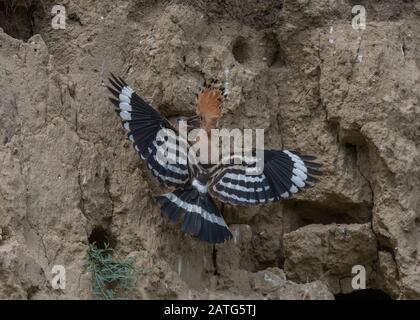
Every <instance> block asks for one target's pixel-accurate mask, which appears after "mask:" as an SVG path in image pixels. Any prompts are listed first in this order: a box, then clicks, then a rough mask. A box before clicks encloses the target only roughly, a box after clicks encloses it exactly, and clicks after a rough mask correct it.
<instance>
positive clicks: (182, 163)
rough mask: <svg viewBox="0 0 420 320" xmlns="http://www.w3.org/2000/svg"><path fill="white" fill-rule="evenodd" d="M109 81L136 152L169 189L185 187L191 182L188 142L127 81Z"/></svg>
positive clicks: (119, 79) (114, 78) (115, 79)
mask: <svg viewBox="0 0 420 320" xmlns="http://www.w3.org/2000/svg"><path fill="white" fill-rule="evenodd" d="M109 81H110V83H111V84H112V87H110V86H109V87H108V89H109V90H110V91H111V92H112V94H113V95H114V98H110V100H111V102H112V103H113V104H114V105H115V107H116V109H115V111H116V112H117V114H118V115H119V116H120V117H121V119H122V123H123V127H124V128H125V129H126V130H127V131H128V138H129V139H130V140H131V141H132V142H133V146H134V149H135V150H136V151H137V153H138V154H139V155H140V157H141V158H142V159H143V160H145V161H146V163H147V166H148V168H149V169H150V170H151V172H152V173H153V175H154V176H155V177H156V178H158V179H159V181H160V182H162V183H164V184H165V185H167V186H174V187H183V186H185V185H186V184H187V182H188V181H189V170H188V166H187V146H188V143H187V141H186V139H184V138H183V137H182V136H181V135H179V134H178V133H177V132H176V130H174V128H173V127H172V125H171V124H170V123H169V122H168V121H167V120H166V119H165V118H164V117H163V116H162V115H161V114H160V113H159V112H158V111H157V110H155V109H154V108H153V107H152V106H150V105H149V104H148V103H147V102H145V101H144V100H143V99H142V98H141V97H140V96H139V95H137V94H136V93H135V92H134V90H133V89H131V88H130V87H129V86H128V85H127V84H126V83H125V81H124V80H122V79H121V78H117V77H115V76H114V75H112V77H111V78H110V79H109ZM182 146H183V147H182ZM177 150H178V153H177Z"/></svg>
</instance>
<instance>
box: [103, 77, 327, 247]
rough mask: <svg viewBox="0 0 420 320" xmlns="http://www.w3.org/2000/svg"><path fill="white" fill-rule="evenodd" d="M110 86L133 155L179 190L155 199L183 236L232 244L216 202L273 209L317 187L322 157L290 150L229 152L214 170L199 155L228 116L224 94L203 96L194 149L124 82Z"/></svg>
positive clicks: (206, 91) (216, 92)
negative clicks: (318, 159)
mask: <svg viewBox="0 0 420 320" xmlns="http://www.w3.org/2000/svg"><path fill="white" fill-rule="evenodd" d="M110 83H111V84H112V87H108V89H109V90H110V91H111V93H112V94H113V95H114V98H110V100H111V102H112V103H113V104H114V106H115V107H116V109H115V111H116V112H117V114H118V115H119V116H120V118H121V120H122V124H123V127H124V128H125V129H126V130H127V131H128V138H129V139H130V140H131V141H132V142H133V146H134V149H135V150H136V152H137V153H138V154H139V155H140V157H141V159H143V160H144V161H145V162H146V164H147V167H148V168H149V169H150V171H151V172H152V174H153V175H154V176H155V177H156V178H157V179H158V180H159V182H161V183H162V184H164V185H166V186H169V187H173V188H175V190H174V191H172V192H168V193H165V194H163V195H160V196H157V197H156V201H157V203H158V204H159V206H160V208H161V211H162V212H163V213H164V214H166V215H167V216H168V218H169V219H170V220H171V221H172V222H176V223H179V222H180V223H181V228H182V230H183V231H184V232H187V233H189V234H191V235H193V236H196V237H198V238H199V239H201V240H203V241H206V242H209V243H221V242H224V241H226V240H228V239H231V238H232V237H233V235H232V233H231V231H230V229H229V227H228V225H227V224H226V222H225V220H224V219H223V216H222V214H221V212H220V210H219V209H218V207H217V205H216V203H215V202H214V200H213V199H214V198H216V199H218V200H219V201H221V202H225V203H228V204H232V205H256V204H266V203H270V202H274V201H279V200H282V199H286V198H288V197H290V196H291V195H292V194H294V193H297V192H298V191H300V190H303V189H304V188H306V187H309V186H312V183H315V182H317V181H318V180H317V179H316V178H315V176H319V175H321V171H319V168H320V166H321V165H320V164H318V163H316V162H314V160H315V159H316V158H315V157H313V156H307V155H302V154H300V153H298V152H296V151H289V150H261V153H259V152H257V150H252V152H250V153H249V154H247V153H244V154H242V153H240V154H238V153H230V154H228V155H227V159H224V160H227V161H219V162H218V163H215V164H214V163H213V164H209V163H207V162H206V163H203V162H202V161H200V157H198V156H197V153H196V149H197V147H198V149H199V150H200V151H202V150H206V148H207V150H208V151H211V147H210V146H211V145H212V141H211V136H210V131H211V130H212V129H214V128H216V127H217V125H218V120H219V118H220V115H221V104H222V102H223V96H224V95H223V91H222V90H220V89H218V88H215V87H206V88H204V89H203V90H202V91H201V92H200V94H199V95H198V97H197V115H196V116H194V117H192V119H193V122H197V119H199V121H198V125H199V127H200V128H201V129H202V130H203V131H204V135H201V136H198V137H196V138H195V139H194V141H192V142H193V143H190V142H191V141H188V139H187V137H186V136H185V135H183V134H180V133H179V131H180V129H179V127H177V126H174V124H173V122H172V123H171V122H170V121H168V120H167V119H166V118H164V117H163V116H162V115H161V114H160V113H159V112H158V111H157V110H155V109H154V108H153V107H152V106H150V105H149V104H148V103H146V102H145V101H144V100H143V99H142V98H141V97H140V96H139V95H137V94H136V93H135V92H134V90H133V89H131V88H130V87H129V86H128V85H127V83H125V81H124V80H122V79H121V78H117V77H115V76H113V75H112V77H111V78H110ZM189 129H191V128H189ZM162 134H163V136H162ZM208 140H210V143H208ZM180 146H184V148H179V147H180ZM162 150H163V151H162ZM261 155H262V156H263V159H262V158H261ZM168 160H169V161H168ZM219 160H220V159H219ZM258 161H263V170H262V172H258V173H256V174H251V173H250V171H252V170H250V169H253V168H254V167H255V166H256V164H257V163H258Z"/></svg>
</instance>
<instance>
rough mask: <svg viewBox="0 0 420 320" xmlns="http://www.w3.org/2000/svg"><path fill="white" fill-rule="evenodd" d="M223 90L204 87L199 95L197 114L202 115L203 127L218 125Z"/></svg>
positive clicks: (206, 128)
mask: <svg viewBox="0 0 420 320" xmlns="http://www.w3.org/2000/svg"><path fill="white" fill-rule="evenodd" d="M222 102H223V92H222V90H221V89H218V88H214V87H213V88H204V89H202V90H201V92H200V93H199V95H198V97H197V114H198V115H200V116H201V121H202V123H201V127H202V128H203V129H205V130H210V129H214V128H216V127H217V121H218V120H219V118H220V115H221V105H222Z"/></svg>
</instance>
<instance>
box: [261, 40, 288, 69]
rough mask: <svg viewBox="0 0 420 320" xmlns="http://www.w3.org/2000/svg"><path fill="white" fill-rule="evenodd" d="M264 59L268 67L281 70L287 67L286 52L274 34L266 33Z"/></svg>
mask: <svg viewBox="0 0 420 320" xmlns="http://www.w3.org/2000/svg"><path fill="white" fill-rule="evenodd" d="M262 45H263V46H264V57H265V61H266V63H267V66H268V67H273V68H279V67H282V66H284V65H285V61H284V52H283V50H282V49H281V47H280V43H279V41H278V40H277V37H276V35H275V34H274V33H266V34H265V35H264V37H263V40H262Z"/></svg>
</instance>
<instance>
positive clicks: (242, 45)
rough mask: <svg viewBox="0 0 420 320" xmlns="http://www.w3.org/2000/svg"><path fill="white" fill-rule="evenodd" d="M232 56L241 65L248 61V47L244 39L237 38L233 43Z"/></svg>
mask: <svg viewBox="0 0 420 320" xmlns="http://www.w3.org/2000/svg"><path fill="white" fill-rule="evenodd" d="M232 54H233V57H234V58H235V60H236V61H238V62H239V63H241V64H243V63H246V62H247V61H248V60H249V59H250V46H249V44H248V42H247V41H246V39H245V38H243V37H238V38H237V39H236V40H235V42H234V43H233V47H232Z"/></svg>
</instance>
